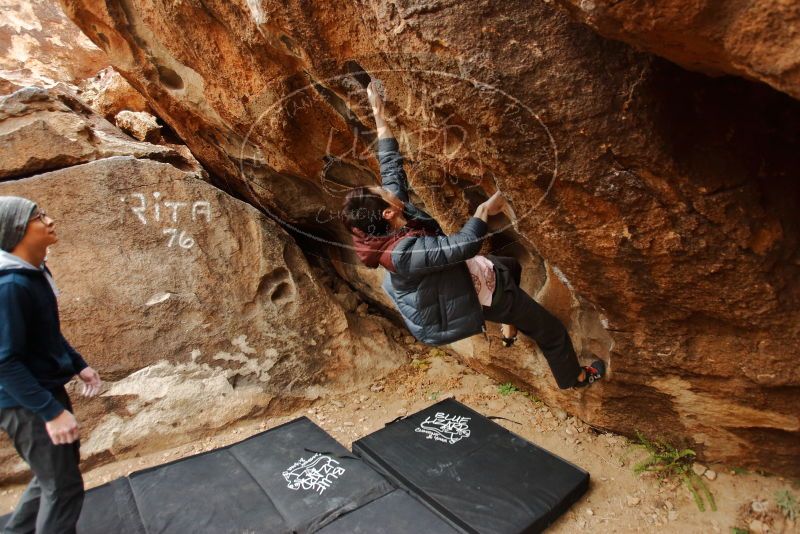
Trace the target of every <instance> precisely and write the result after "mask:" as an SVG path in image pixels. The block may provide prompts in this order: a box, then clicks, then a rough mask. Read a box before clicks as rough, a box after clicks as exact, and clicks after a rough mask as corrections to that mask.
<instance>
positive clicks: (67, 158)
mask: <svg viewBox="0 0 800 534" xmlns="http://www.w3.org/2000/svg"><path fill="white" fill-rule="evenodd" d="M2 102H3V103H2V106H1V107H0V139H2V141H3V158H2V160H0V180H4V179H9V178H20V177H24V176H30V175H32V174H36V173H40V172H43V171H48V170H51V169H58V168H62V167H68V166H71V165H77V164H80V163H87V162H89V161H93V160H96V159H101V158H106V157H111V156H132V157H135V158H149V159H155V160H161V161H169V160H174V161H180V164H182V165H187V164H189V161H190V160H189V161H187V160H185V159H184V158H183V157H182V156H181V155H179V154H178V152H176V151H175V150H172V149H170V148H169V147H165V146H158V145H152V144H150V143H140V142H138V141H136V140H135V139H131V138H130V137H129V136H127V135H125V134H124V133H122V132H121V131H120V130H119V129H118V128H117V127H115V126H114V125H112V124H111V123H109V122H108V121H106V120H105V119H103V118H102V117H99V116H97V115H96V114H94V113H93V112H92V110H91V109H89V108H88V107H87V106H86V105H84V104H83V103H82V102H81V101H80V100H78V99H77V98H75V97H74V96H72V95H70V94H69V93H66V92H63V91H52V92H50V91H47V90H45V89H39V88H36V87H29V88H25V89H21V90H19V91H17V92H16V93H13V94H11V95H8V96H7V97H5V98H3V101H2Z"/></svg>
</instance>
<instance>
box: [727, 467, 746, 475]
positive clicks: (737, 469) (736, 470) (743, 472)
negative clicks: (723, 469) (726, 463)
mask: <svg viewBox="0 0 800 534" xmlns="http://www.w3.org/2000/svg"><path fill="white" fill-rule="evenodd" d="M731 471H733V474H734V475H748V474H750V471H748V470H747V469H745V468H743V467H731Z"/></svg>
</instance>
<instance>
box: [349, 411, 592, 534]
mask: <svg viewBox="0 0 800 534" xmlns="http://www.w3.org/2000/svg"><path fill="white" fill-rule="evenodd" d="M353 452H355V453H357V454H359V455H360V456H362V457H363V458H364V459H365V460H367V461H368V462H370V463H371V464H373V466H375V467H376V469H378V470H379V471H381V472H382V473H384V475H386V476H387V478H389V479H390V480H392V481H394V482H395V483H397V484H398V485H399V486H401V487H403V488H405V489H407V490H409V491H410V492H411V493H412V494H414V495H415V496H416V497H417V498H419V499H420V500H421V501H422V502H424V503H426V504H427V505H429V506H430V507H431V508H432V509H434V510H436V511H437V512H438V513H439V514H440V515H441V516H442V517H443V518H445V519H447V520H448V521H450V522H451V524H453V525H454V526H457V527H459V528H461V529H463V530H464V531H466V532H469V533H480V534H518V533H527V532H540V531H541V530H543V529H544V528H545V527H547V525H549V524H550V523H552V522H553V521H554V520H555V519H556V518H558V516H560V515H561V514H562V513H564V512H565V511H566V510H567V509H568V508H569V507H570V506H571V505H572V504H573V503H574V502H576V501H577V500H578V498H580V496H581V495H582V494H583V493H584V492H585V491H586V489H587V488H588V485H589V473H587V472H586V471H584V470H583V469H580V468H579V467H576V466H574V465H573V464H571V463H569V462H567V461H566V460H563V459H561V458H559V457H557V456H555V455H553V454H551V453H549V452H547V451H546V450H544V449H542V448H541V447H538V446H536V445H534V444H532V443H530V442H528V441H526V440H525V439H523V438H521V437H519V436H517V435H516V434H513V433H512V432H509V431H508V430H506V429H505V428H503V427H501V426H500V425H498V424H496V423H494V422H492V421H491V420H489V419H487V418H486V417H484V416H482V415H481V414H479V413H478V412H476V411H474V410H472V409H471V408H469V407H467V406H465V405H463V404H461V403H459V402H457V401H455V400H453V399H447V400H444V401H442V402H439V403H437V404H434V405H433V406H431V407H429V408H427V409H425V410H422V411H420V412H418V413H416V414H414V415H411V416H409V417H406V418H404V419H402V420H399V421H396V422H394V423H391V424H389V425H387V426H386V427H385V428H383V429H381V430H379V431H377V432H374V433H373V434H370V435H369V436H366V437H364V438H362V439H360V440H358V441H356V442H355V443H353Z"/></svg>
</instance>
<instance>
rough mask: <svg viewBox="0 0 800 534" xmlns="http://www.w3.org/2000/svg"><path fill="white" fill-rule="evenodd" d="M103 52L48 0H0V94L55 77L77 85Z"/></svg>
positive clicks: (102, 60)
mask: <svg viewBox="0 0 800 534" xmlns="http://www.w3.org/2000/svg"><path fill="white" fill-rule="evenodd" d="M107 65H108V59H107V58H106V55H105V54H104V53H103V51H102V50H100V49H99V48H98V47H97V46H95V45H94V43H92V42H91V41H90V40H89V39H87V38H86V36H85V35H84V34H83V33H82V32H81V31H80V30H79V29H78V27H77V26H75V24H74V23H73V22H72V21H71V20H69V19H68V18H67V17H65V16H64V12H63V11H62V10H61V8H60V7H59V5H58V4H57V3H55V2H51V1H50V0H25V1H18V0H2V1H0V94H7V93H11V92H13V91H15V90H16V89H18V88H20V87H23V86H28V85H35V86H38V87H51V86H53V85H55V84H56V83H58V82H65V83H69V84H75V85H76V84H78V83H79V82H80V81H81V80H83V79H84V78H88V77H90V76H94V75H95V74H96V73H97V71H99V70H100V69H102V68H104V67H106V66H107Z"/></svg>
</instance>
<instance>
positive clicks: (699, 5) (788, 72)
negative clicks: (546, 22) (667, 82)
mask: <svg viewBox="0 0 800 534" xmlns="http://www.w3.org/2000/svg"><path fill="white" fill-rule="evenodd" d="M558 1H559V2H560V3H561V4H562V5H564V6H566V7H567V9H569V11H570V13H572V15H573V17H575V18H576V19H577V20H580V21H581V22H585V23H586V24H588V25H589V26H591V27H592V28H594V29H595V30H597V31H598V32H600V33H601V34H602V35H604V36H606V37H610V38H612V39H619V40H620V41H625V42H626V43H630V44H632V45H634V46H636V47H638V48H643V49H645V50H648V51H650V52H652V53H654V54H658V55H660V56H663V57H665V58H667V59H669V60H671V61H674V62H675V63H677V64H679V65H681V66H683V67H685V68H687V69H691V70H696V71H699V72H705V73H708V74H712V75H719V74H735V75H737V76H745V77H747V78H750V79H753V80H759V81H762V82H765V83H768V84H769V85H771V86H772V87H774V88H775V89H777V90H779V91H783V92H784V93H786V94H788V95H791V96H793V97H794V98H800V33H798V31H797V27H798V24H800V4H798V3H797V2H791V1H786V2H768V1H757V2H715V1H713V0H702V1H700V2H687V1H686V0H667V1H664V0H658V1H656V0H625V1H622V2H611V1H609V0H558Z"/></svg>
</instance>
